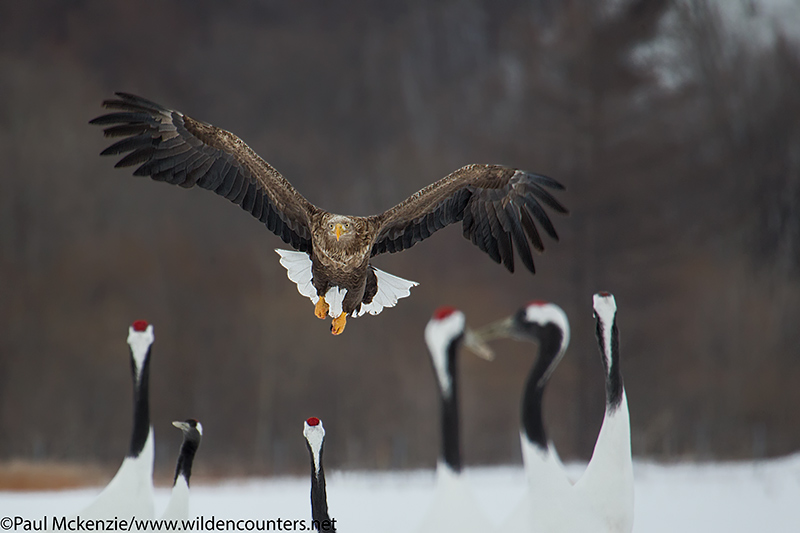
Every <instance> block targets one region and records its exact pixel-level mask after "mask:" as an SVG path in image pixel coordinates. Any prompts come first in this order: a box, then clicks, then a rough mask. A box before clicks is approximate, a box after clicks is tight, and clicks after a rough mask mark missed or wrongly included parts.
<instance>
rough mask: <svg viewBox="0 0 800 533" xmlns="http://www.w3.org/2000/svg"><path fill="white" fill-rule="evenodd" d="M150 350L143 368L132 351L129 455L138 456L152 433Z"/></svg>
mask: <svg viewBox="0 0 800 533" xmlns="http://www.w3.org/2000/svg"><path fill="white" fill-rule="evenodd" d="M150 350H151V347H148V348H147V354H145V356H144V361H143V362H142V368H141V369H139V368H137V365H136V359H135V358H134V357H133V353H132V352H131V372H132V373H133V433H132V434H131V445H130V449H129V450H128V457H138V456H139V454H140V453H142V450H143V449H144V445H145V443H146V442H147V438H148V436H149V435H150Z"/></svg>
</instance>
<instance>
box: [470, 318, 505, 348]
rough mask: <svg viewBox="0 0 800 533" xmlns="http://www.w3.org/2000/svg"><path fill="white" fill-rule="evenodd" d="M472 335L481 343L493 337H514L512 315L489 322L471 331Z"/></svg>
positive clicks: (493, 338)
mask: <svg viewBox="0 0 800 533" xmlns="http://www.w3.org/2000/svg"><path fill="white" fill-rule="evenodd" d="M472 335H473V336H474V337H476V338H477V339H478V341H479V342H481V343H486V342H489V341H492V340H495V339H505V338H508V337H514V319H513V317H508V318H504V319H502V320H498V321H496V322H492V323H491V324H488V325H486V326H483V327H482V328H480V329H477V330H475V331H474V332H472Z"/></svg>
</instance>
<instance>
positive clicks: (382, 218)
mask: <svg viewBox="0 0 800 533" xmlns="http://www.w3.org/2000/svg"><path fill="white" fill-rule="evenodd" d="M547 189H555V190H563V189H564V186H563V185H561V184H560V183H559V182H557V181H556V180H554V179H552V178H548V177H547V176H542V175H539V174H532V173H529V172H525V171H522V170H517V169H513V168H508V167H503V166H500V165H467V166H465V167H462V168H460V169H458V170H456V171H455V172H453V173H452V174H450V175H449V176H446V177H444V178H442V179H440V180H439V181H437V182H435V183H433V184H431V185H428V186H427V187H425V188H424V189H422V190H420V191H419V192H417V193H416V194H414V195H413V196H411V197H409V198H408V199H406V200H405V201H403V202H401V203H400V204H398V205H396V206H395V207H393V208H392V209H389V210H388V211H386V212H385V213H382V214H380V215H375V216H374V217H370V219H371V222H372V223H373V224H374V225H375V226H377V237H376V240H375V244H374V245H373V247H372V255H373V256H374V255H378V254H381V253H385V252H390V253H391V252H399V251H401V250H405V249H406V248H410V247H411V246H413V245H414V244H416V243H418V242H419V241H421V240H423V239H426V238H428V237H430V236H431V235H432V234H433V233H434V232H435V231H437V230H440V229H442V228H443V227H445V226H447V225H449V224H452V223H454V222H458V221H463V222H462V227H463V230H464V237H465V238H467V239H470V240H471V241H472V242H473V244H475V245H476V246H477V247H478V248H480V249H481V250H483V251H484V252H486V253H487V254H488V255H489V257H491V258H492V259H493V260H494V261H495V262H497V263H500V262H502V263H503V265H505V267H506V268H507V269H508V270H509V271H510V272H513V271H514V247H516V249H517V254H519V257H520V259H521V260H522V263H523V264H524V265H525V266H526V267H527V268H528V270H530V271H531V272H535V269H534V265H533V257H532V256H531V250H530V246H529V245H528V243H529V242H530V244H532V245H533V247H534V249H536V250H537V251H540V252H541V251H543V250H544V244H543V243H542V239H541V237H540V236H539V231H538V230H537V228H536V224H535V223H534V222H538V223H539V225H540V226H541V227H542V229H544V231H545V232H546V233H547V234H548V235H550V237H552V238H553V239H555V240H556V241H557V240H558V234H557V233H556V230H555V228H554V227H553V224H552V223H551V222H550V217H548V216H547V213H546V212H545V210H544V208H543V207H542V204H544V205H546V206H548V207H549V208H550V209H552V210H554V211H556V212H558V213H562V214H566V213H568V211H567V209H566V208H565V207H564V206H563V205H561V203H560V202H559V201H558V200H556V199H555V198H554V197H553V196H552V195H551V194H550V193H549V192H548V191H547Z"/></svg>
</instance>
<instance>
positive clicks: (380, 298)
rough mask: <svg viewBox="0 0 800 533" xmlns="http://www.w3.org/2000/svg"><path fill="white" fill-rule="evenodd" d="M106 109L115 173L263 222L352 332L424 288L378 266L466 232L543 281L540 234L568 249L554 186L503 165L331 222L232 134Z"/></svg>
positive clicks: (162, 112) (471, 168) (135, 107)
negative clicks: (220, 200)
mask: <svg viewBox="0 0 800 533" xmlns="http://www.w3.org/2000/svg"><path fill="white" fill-rule="evenodd" d="M116 95H117V98H115V99H113V100H106V101H104V102H103V105H104V106H105V107H106V108H109V109H113V110H115V112H112V113H109V114H106V115H102V116H100V117H97V118H95V119H94V120H92V121H90V123H91V124H97V125H101V126H105V129H104V134H105V136H106V137H121V140H119V141H117V142H115V143H114V144H112V145H111V146H109V147H108V148H106V149H105V150H103V152H101V155H118V154H127V155H125V156H124V157H123V158H122V159H120V160H119V161H118V162H117V164H116V165H115V166H116V167H129V166H136V165H138V167H137V168H136V170H134V172H133V173H134V175H137V176H150V177H151V178H153V179H154V180H157V181H165V182H167V183H172V184H175V185H180V186H181V187H185V188H189V187H194V186H195V185H197V186H199V187H202V188H204V189H209V190H212V191H214V192H216V193H217V194H219V195H221V196H224V197H226V198H228V199H229V200H231V201H232V202H233V203H235V204H238V205H239V206H241V207H242V209H244V210H245V211H247V212H249V213H250V214H252V215H253V216H254V217H256V218H257V219H259V220H260V221H261V222H263V223H264V224H265V225H266V226H267V228H269V230H270V231H272V232H273V233H275V234H276V235H278V236H279V237H280V238H281V239H283V241H284V242H285V243H287V244H289V245H291V246H292V248H294V249H295V250H296V252H291V251H287V250H278V253H279V254H280V255H281V264H282V265H283V266H284V267H286V269H287V271H288V274H289V278H290V279H291V280H292V281H294V282H295V283H297V286H298V290H299V291H300V293H301V294H304V295H305V296H308V297H309V298H310V299H311V300H312V302H314V303H315V308H314V312H315V314H316V315H317V316H318V317H319V318H325V317H326V316H327V315H330V316H331V317H332V318H333V322H332V324H331V331H332V333H334V334H335V335H338V334H339V333H341V332H342V331H343V330H344V327H345V324H346V319H347V316H348V315H352V316H359V315H361V314H364V313H371V314H377V313H379V312H380V310H381V309H382V308H383V307H391V306H393V305H394V304H395V303H396V301H397V299H398V298H402V297H404V296H408V294H409V291H410V288H411V287H412V286H414V285H416V283H414V282H410V281H407V280H404V279H402V278H398V277H396V276H392V275H391V274H388V273H386V272H382V271H380V270H378V269H376V268H375V267H373V266H372V265H371V264H370V262H369V261H370V258H371V257H373V256H375V255H378V254H382V253H385V252H390V253H393V252H399V251H401V250H405V249H408V248H410V247H411V246H413V245H414V244H416V243H418V242H420V241H422V240H424V239H426V238H428V237H430V236H431V235H432V234H433V233H434V232H435V231H437V230H440V229H442V228H443V227H445V226H447V225H449V224H453V223H454V222H459V221H461V222H462V228H463V232H464V237H465V238H467V239H469V240H471V241H472V242H473V243H474V244H475V245H476V246H477V247H478V248H480V249H481V250H483V251H484V252H486V253H487V254H488V255H489V257H491V258H492V259H493V260H494V261H495V262H497V263H503V265H504V266H505V267H506V268H507V269H508V270H509V271H510V272H513V271H514V249H515V248H516V250H517V255H519V258H520V260H521V261H522V263H523V264H524V265H525V267H526V268H527V269H528V270H530V271H531V272H535V270H534V264H533V257H532V255H531V248H530V247H531V246H533V248H534V249H535V250H536V251H539V252H541V251H543V250H544V244H543V243H542V238H541V236H540V234H539V229H538V228H537V223H538V226H539V227H541V229H543V230H544V232H545V233H547V234H548V235H549V236H550V237H551V238H553V239H555V240H558V235H557V233H556V230H555V228H554V227H553V224H552V223H551V221H550V218H549V216H548V215H547V212H546V211H545V210H544V207H543V205H544V206H547V207H548V208H550V209H552V210H553V211H555V212H557V213H562V214H566V213H567V209H566V208H565V207H564V206H562V205H561V203H560V202H559V201H558V200H557V199H556V198H555V197H554V196H553V195H552V194H551V193H550V192H549V191H548V189H551V190H563V189H564V187H563V186H562V185H561V184H560V183H559V182H557V181H556V180H554V179H552V178H548V177H546V176H542V175H539V174H533V173H529V172H525V171H522V170H518V169H514V168H508V167H504V166H500V165H467V166H465V167H462V168H460V169H458V170H456V171H455V172H453V173H451V174H450V175H448V176H446V177H444V178H442V179H440V180H439V181H437V182H435V183H432V184H431V185H428V186H427V187H425V188H424V189H422V190H420V191H419V192H417V193H416V194H414V195H412V196H410V197H409V198H407V199H406V200H404V201H403V202H401V203H399V204H398V205H396V206H395V207H393V208H391V209H389V210H388V211H385V212H383V213H380V214H378V215H373V216H368V217H359V216H346V215H337V214H334V213H329V212H328V211H325V210H323V209H320V208H319V207H317V206H315V205H314V204H312V203H311V202H309V201H308V200H306V198H305V197H303V195H301V194H300V193H299V192H298V191H297V190H296V189H295V188H294V187H292V185H291V184H290V183H289V182H288V181H287V180H286V178H284V177H283V176H282V175H281V174H280V173H279V172H278V171H277V170H275V169H274V168H273V167H272V166H271V165H270V164H269V163H267V162H266V161H264V160H263V159H261V157H259V156H258V154H256V153H255V152H254V151H253V150H252V149H251V148H250V147H249V146H247V145H246V144H245V143H244V142H243V141H242V140H241V139H239V138H238V137H237V136H235V135H233V134H232V133H230V132H228V131H225V130H223V129H220V128H217V127H215V126H212V125H211V124H207V123H205V122H201V121H198V120H195V119H193V118H191V117H189V116H187V115H184V114H183V113H181V112H180V111H175V110H172V109H168V108H166V107H163V106H161V105H159V104H157V103H155V102H151V101H149V100H145V99H144V98H140V97H138V96H134V95H131V94H127V93H116Z"/></svg>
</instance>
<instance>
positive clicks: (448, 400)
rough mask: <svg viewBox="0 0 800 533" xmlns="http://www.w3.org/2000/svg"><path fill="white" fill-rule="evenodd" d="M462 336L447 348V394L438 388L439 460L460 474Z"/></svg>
mask: <svg viewBox="0 0 800 533" xmlns="http://www.w3.org/2000/svg"><path fill="white" fill-rule="evenodd" d="M463 339H464V335H463V334H461V335H459V336H458V337H456V338H455V339H453V340H452V341H451V342H450V344H448V346H447V357H446V359H445V373H446V374H447V376H448V377H449V378H450V391H449V393H448V392H446V391H444V390H442V389H441V387H440V401H441V424H442V449H441V459H442V460H443V461H444V463H445V464H446V465H447V466H448V467H449V468H450V469H451V470H452V471H453V472H461V467H462V464H461V438H460V431H461V430H460V420H459V418H460V417H459V412H458V350H459V348H460V347H461V342H462V341H463Z"/></svg>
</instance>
